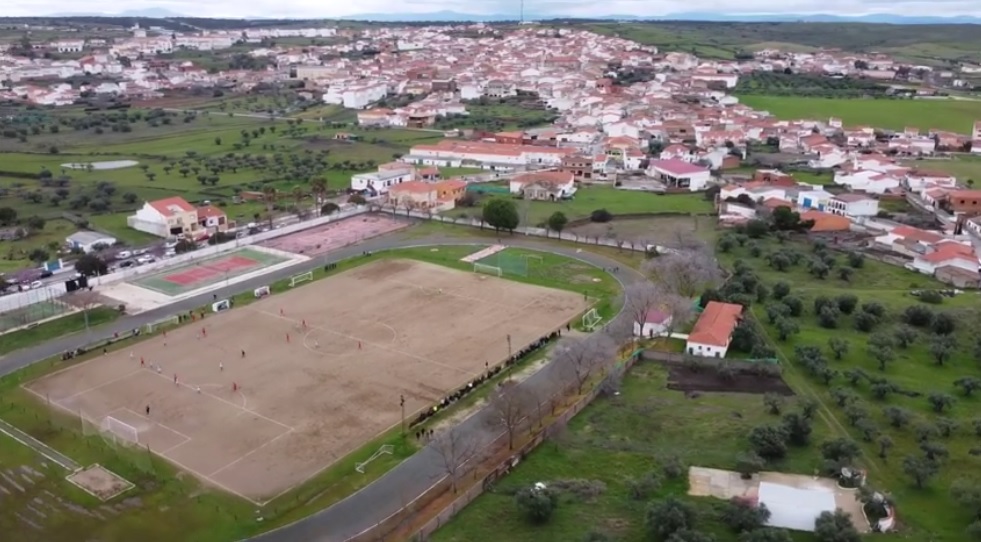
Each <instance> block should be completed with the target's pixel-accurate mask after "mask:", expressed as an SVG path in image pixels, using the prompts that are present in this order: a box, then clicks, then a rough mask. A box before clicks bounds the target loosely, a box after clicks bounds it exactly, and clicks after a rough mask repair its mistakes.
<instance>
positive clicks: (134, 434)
mask: <svg viewBox="0 0 981 542" xmlns="http://www.w3.org/2000/svg"><path fill="white" fill-rule="evenodd" d="M101 429H102V433H103V436H104V437H106V439H107V440H108V439H110V438H111V439H112V442H113V443H120V444H139V443H140V431H139V430H138V429H136V428H135V427H133V426H132V425H130V424H128V423H126V422H122V421H120V420H118V419H116V418H113V417H112V416H106V417H105V418H102V424H101Z"/></svg>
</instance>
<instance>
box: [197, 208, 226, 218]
mask: <svg viewBox="0 0 981 542" xmlns="http://www.w3.org/2000/svg"><path fill="white" fill-rule="evenodd" d="M222 216H225V212H224V211H222V210H221V209H219V208H217V207H215V206H214V205H206V206H204V207H198V218H212V217H222Z"/></svg>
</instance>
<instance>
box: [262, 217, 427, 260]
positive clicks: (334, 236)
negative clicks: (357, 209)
mask: <svg viewBox="0 0 981 542" xmlns="http://www.w3.org/2000/svg"><path fill="white" fill-rule="evenodd" d="M409 225H410V223H409V222H408V221H406V222H399V221H397V220H395V219H393V218H392V217H389V216H382V215H359V216H355V217H351V218H347V219H344V220H339V221H337V222H331V223H329V224H324V225H323V226H317V227H316V228H311V229H309V230H303V231H298V232H296V233H291V234H289V235H284V236H282V237H277V238H275V239H270V240H268V241H263V242H262V243H259V244H260V245H261V246H264V247H269V248H275V249H277V250H282V251H285V252H292V253H293V254H304V255H307V256H320V255H323V254H326V253H327V252H330V251H331V250H336V249H338V248H341V247H346V246H348V245H353V244H355V243H360V242H362V241H364V240H365V239H370V238H372V237H377V236H379V235H385V234H386V233H391V232H393V231H396V230H399V229H402V228H405V227H408V226H409Z"/></svg>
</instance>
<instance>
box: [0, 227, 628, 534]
mask: <svg viewBox="0 0 981 542" xmlns="http://www.w3.org/2000/svg"><path fill="white" fill-rule="evenodd" d="M503 241H504V243H505V244H507V245H511V246H520V247H525V248H531V249H538V250H542V251H546V252H553V253H556V254H561V255H564V256H569V257H572V258H577V259H579V260H582V261H584V262H587V263H590V264H593V265H596V266H598V267H614V266H619V265H620V264H619V263H618V262H616V261H613V260H610V259H608V258H606V257H603V256H600V255H598V254H594V253H591V252H587V251H582V252H580V251H578V250H577V248H576V247H575V246H571V247H564V246H552V245H548V244H545V243H542V242H539V241H537V240H535V239H529V238H527V237H519V236H514V237H508V238H505V239H504V240H503ZM452 244H457V245H459V244H486V241H485V242H481V241H480V240H475V239H473V238H465V237H452V236H433V237H428V238H422V239H407V238H405V237H404V234H394V235H390V236H386V237H379V238H376V239H372V240H369V241H366V242H364V243H362V244H359V245H355V246H350V247H347V248H344V249H340V250H337V251H336V252H334V253H333V255H332V257H331V260H334V261H338V260H343V259H346V258H350V257H354V256H359V255H360V254H361V253H362V252H363V251H365V250H368V251H374V252H377V251H381V250H386V249H393V248H405V247H412V246H425V245H452ZM321 265H323V260H319V259H318V260H317V261H309V262H303V263H301V264H297V265H295V266H292V267H289V268H286V269H281V270H279V271H276V272H274V273H270V274H268V275H265V276H262V277H258V278H255V279H251V280H247V281H244V282H241V283H238V284H235V285H232V286H228V287H226V288H221V289H219V290H216V291H214V292H208V293H206V294H203V295H200V296H196V297H193V298H189V299H185V300H182V301H180V302H178V303H176V304H174V305H171V306H167V307H162V308H160V309H156V310H152V311H148V312H146V313H141V314H138V315H135V316H129V317H124V318H121V319H120V320H118V321H116V322H113V323H112V324H110V325H107V326H103V327H100V328H98V329H96V330H93V331H92V336H91V337H87V336H85V334H84V333H80V334H75V335H70V336H66V337H61V338H58V339H54V340H51V341H49V342H47V343H45V344H42V345H39V346H37V347H34V348H30V349H25V350H18V351H16V352H12V353H10V354H8V355H6V356H4V357H2V358H0V375H5V374H8V373H10V372H13V371H16V370H17V369H20V368H22V367H25V366H27V365H30V364H31V363H34V362H36V361H39V360H42V359H46V358H48V357H51V356H54V355H57V354H60V353H61V352H64V351H66V350H70V349H73V348H77V347H79V346H83V345H85V344H87V343H89V342H91V340H92V339H93V338H95V337H108V336H111V335H112V334H113V333H114V332H116V331H119V332H122V331H125V330H128V329H133V328H135V327H139V326H142V325H144V324H147V323H150V322H154V321H157V320H159V319H160V318H163V317H166V316H169V315H173V314H176V313H178V312H181V311H188V310H191V309H194V308H197V307H200V306H202V305H205V304H207V303H210V302H211V300H212V293H217V294H218V296H219V297H225V296H231V295H234V294H236V293H240V292H243V291H249V290H252V289H255V288H257V287H259V286H262V285H265V284H269V283H271V282H275V281H276V280H279V279H284V278H287V277H289V276H291V275H295V274H297V273H299V272H303V271H307V270H311V269H314V268H316V267H319V266H321ZM617 279H618V280H619V281H620V282H621V284H623V285H627V284H630V283H635V282H638V281H643V280H646V279H645V277H644V276H643V275H642V274H640V273H639V272H637V271H635V270H633V269H629V268H626V267H621V271H620V273H619V274H618V276H617ZM627 317H628V316H627V315H626V314H625V313H621V314H620V315H619V316H618V317H617V318H627ZM556 371H557V368H556V366H555V365H554V364H549V365H546V366H545V367H543V368H542V369H541V370H540V371H539V372H537V373H535V374H534V375H532V376H531V377H530V378H528V379H527V380H525V381H524V382H522V383H521V384H520V385H521V386H526V387H528V388H529V389H535V387H536V386H542V387H543V388H544V387H545V385H546V383H547V382H549V381H551V380H553V379H554V378H555V377H556V375H557V372H556ZM490 419H491V417H490V415H489V412H488V411H486V410H481V411H479V412H477V413H476V414H474V415H473V416H471V417H470V418H468V419H466V420H465V421H463V422H462V423H461V424H460V425H458V426H457V427H456V428H455V429H454V430H455V431H462V432H464V433H465V434H466V435H467V437H466V438H470V439H473V440H474V441H475V442H476V443H477V444H478V446H480V447H483V446H485V445H487V444H489V443H490V442H491V441H493V440H494V439H495V438H496V437H497V436H498V435H499V434H500V431H499V430H495V429H493V428H492V427H491V423H490ZM444 474H445V470H444V469H443V467H442V462H441V458H440V457H439V455H438V454H437V453H436V452H434V451H433V450H431V449H430V448H424V449H422V450H421V451H420V452H418V453H416V454H415V455H413V456H412V457H410V458H409V459H407V460H405V461H404V462H402V463H401V464H399V465H398V466H397V467H395V468H394V469H392V470H391V471H389V472H388V473H387V474H385V475H384V476H382V477H381V478H379V479H378V480H376V481H375V482H374V483H372V484H370V485H368V486H367V487H365V488H363V489H362V490H361V491H359V492H357V493H355V494H353V495H351V496H349V497H348V498H346V499H344V500H343V501H340V502H338V503H337V504H335V505H333V506H331V507H329V508H326V509H324V510H322V511H320V512H317V513H316V514H313V515H312V516H309V517H307V518H304V519H302V520H300V521H297V522H296V523H293V524H290V525H288V526H285V527H282V528H280V529H277V530H274V531H270V532H268V533H265V534H263V535H260V536H258V537H256V538H254V539H253V540H255V541H261V542H295V541H304V542H341V541H344V540H347V539H349V538H351V537H353V536H355V535H357V534H359V533H361V532H363V531H365V530H367V529H369V528H371V527H372V526H374V525H376V524H377V523H379V522H380V521H382V520H384V519H385V518H387V517H389V516H391V515H393V514H394V513H396V512H397V511H398V510H399V509H401V508H402V507H403V506H404V505H406V504H408V503H409V502H410V501H412V500H413V499H415V498H416V497H417V496H419V495H421V494H422V493H423V492H425V491H426V490H427V489H429V488H430V487H432V486H433V485H434V484H435V483H436V482H437V481H439V479H440V478H442V477H443V475H444Z"/></svg>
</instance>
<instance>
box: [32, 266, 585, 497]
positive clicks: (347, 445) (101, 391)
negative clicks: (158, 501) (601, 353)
mask: <svg viewBox="0 0 981 542" xmlns="http://www.w3.org/2000/svg"><path fill="white" fill-rule="evenodd" d="M587 304H588V301H587V300H584V299H583V296H582V295H581V294H579V293H575V292H567V291H562V290H553V289H548V288H543V287H539V286H532V285H528V284H522V283H517V282H512V281H508V280H504V279H500V278H496V277H490V276H487V275H484V274H478V273H467V272H463V271H457V270H453V269H449V268H445V267H441V266H437V265H433V264H427V263H422V262H417V261H411V260H380V261H378V262H374V263H371V264H367V265H364V266H361V267H358V268H356V269H352V270H350V271H347V272H344V273H341V274H339V275H336V276H334V277H330V278H328V279H324V280H320V281H317V282H313V283H311V284H308V285H302V286H297V287H296V288H295V289H294V290H293V291H290V292H287V293H285V294H279V295H276V296H271V297H267V298H265V299H262V300H260V301H257V302H255V303H253V304H251V305H248V306H246V307H242V308H238V309H233V310H230V311H226V312H222V313H218V314H209V315H208V316H207V317H206V318H205V319H204V320H203V321H199V322H194V323H191V324H188V325H185V326H184V327H182V328H178V329H174V330H172V331H170V332H169V333H167V336H166V337H165V336H163V335H158V336H156V337H154V338H152V339H149V340H147V341H144V342H141V343H138V344H135V345H134V346H133V348H132V350H122V351H117V352H113V353H110V354H108V355H105V356H101V357H98V358H95V359H93V360H90V361H87V362H85V363H82V364H80V365H77V366H74V367H70V368H67V369H64V370H62V371H60V372H56V373H53V374H50V375H48V376H45V377H43V378H40V379H38V380H36V381H34V382H31V383H29V384H27V385H26V388H27V389H28V390H29V391H31V392H33V393H35V394H36V395H38V396H39V397H41V398H43V399H44V400H47V401H49V403H50V404H51V405H52V406H53V407H57V408H60V409H62V410H64V411H67V412H69V413H71V414H72V415H75V416H78V417H80V418H82V419H84V420H86V422H87V423H88V424H89V425H91V426H96V427H101V428H103V430H105V431H111V432H112V433H113V434H114V435H115V436H116V437H118V438H119V439H120V440H124V441H129V440H135V441H138V443H139V445H140V446H148V447H149V448H150V450H151V451H153V452H155V453H156V454H158V455H160V456H162V457H164V458H166V459H168V460H169V461H171V462H173V463H174V464H176V465H177V466H179V467H181V468H183V469H185V470H187V471H188V472H191V473H193V474H194V475H196V476H197V477H199V478H200V479H202V480H204V481H205V482H207V483H210V484H212V485H215V486H218V487H221V488H223V489H225V490H227V491H229V492H232V493H234V494H236V495H239V496H242V497H243V498H246V499H249V500H251V501H253V502H255V503H264V502H266V501H268V500H270V499H272V498H274V497H276V496H277V495H279V494H281V493H283V492H285V491H288V490H289V489H290V488H292V487H294V486H296V485H297V484H300V483H302V482H303V481H305V480H307V479H309V478H310V477H312V476H314V475H315V474H317V473H318V472H319V471H321V470H323V469H324V468H326V467H328V466H330V465H331V464H332V463H334V462H335V461H337V460H338V459H340V458H342V457H344V456H345V455H347V454H349V453H350V452H352V451H354V450H355V449H357V448H359V447H360V446H362V445H363V444H364V443H365V442H366V441H368V440H370V439H372V438H374V437H376V436H377V435H379V434H380V433H382V432H384V431H386V430H387V429H390V428H393V427H397V426H398V425H399V424H400V422H401V409H400V406H399V398H400V396H402V395H404V397H405V406H406V408H405V412H406V419H411V418H412V417H413V416H414V415H415V414H416V413H417V412H419V411H421V410H423V409H426V408H430V407H431V406H432V405H433V404H435V403H436V402H438V401H439V400H440V399H442V398H443V397H444V396H445V395H446V394H447V393H448V392H451V391H453V390H455V389H457V388H459V387H460V386H462V385H464V384H465V383H466V382H469V381H470V380H472V379H473V378H474V377H476V376H477V375H479V374H480V373H482V372H483V371H484V367H485V363H488V364H490V365H496V364H498V363H500V362H503V360H504V359H505V358H506V357H507V356H508V354H509V346H508V341H507V337H508V335H510V337H511V346H512V347H513V349H514V350H515V351H517V350H519V349H521V348H523V347H524V346H525V345H527V344H529V343H531V342H532V341H534V340H537V339H538V338H540V337H541V336H543V335H545V334H547V333H550V332H552V331H554V330H556V329H558V328H560V327H562V326H563V325H565V323H566V322H567V321H569V320H571V319H572V318H574V317H576V316H577V315H578V314H580V313H581V312H582V311H583V310H584V309H586V308H587ZM243 351H244V353H245V354H244V356H243ZM141 360H142V366H141ZM157 366H159V370H158V369H157ZM175 378H176V381H175ZM147 407H149V408H150V412H149V414H148V413H147V412H146V409H147ZM369 468H370V467H369Z"/></svg>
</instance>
